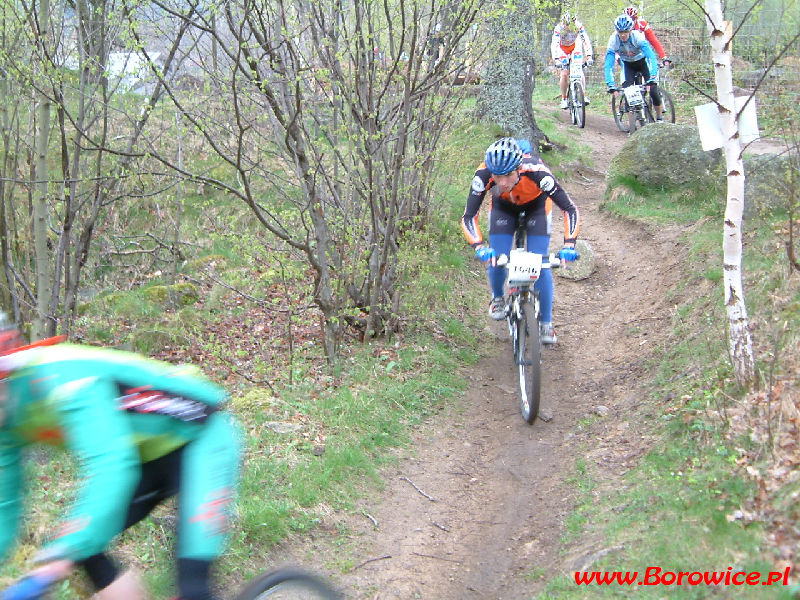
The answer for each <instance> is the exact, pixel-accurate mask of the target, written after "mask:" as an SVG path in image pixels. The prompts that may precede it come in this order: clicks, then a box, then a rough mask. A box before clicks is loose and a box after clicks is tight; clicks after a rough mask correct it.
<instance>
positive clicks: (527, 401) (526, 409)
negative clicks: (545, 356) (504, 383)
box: [515, 302, 542, 425]
mask: <svg viewBox="0 0 800 600" xmlns="http://www.w3.org/2000/svg"><path fill="white" fill-rule="evenodd" d="M516 327H517V332H516V334H517V335H516V337H517V356H516V357H515V359H516V362H517V373H518V376H519V408H520V411H521V412H522V418H523V419H525V422H526V423H527V424H528V425H532V424H533V422H534V421H535V420H536V416H537V415H538V414H539V394H540V391H541V367H542V342H541V339H540V337H539V320H538V319H537V318H536V307H535V306H534V304H533V303H532V302H525V303H524V304H523V305H522V318H521V319H519V320H518V321H517V322H516Z"/></svg>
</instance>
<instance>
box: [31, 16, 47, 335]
mask: <svg viewBox="0 0 800 600" xmlns="http://www.w3.org/2000/svg"><path fill="white" fill-rule="evenodd" d="M39 24H40V30H39V60H40V61H41V69H42V73H43V72H44V70H45V68H46V67H45V64H46V59H45V44H46V43H47V38H48V36H49V31H48V30H49V26H50V0H41V3H40V5H39ZM49 139H50V100H49V99H48V97H47V96H46V95H45V94H41V95H40V98H39V132H38V135H37V139H36V182H35V184H34V188H35V190H36V191H35V193H34V197H33V235H34V248H35V255H36V259H35V260H36V318H35V319H34V320H33V323H32V325H33V326H32V329H31V336H32V337H33V339H39V338H42V337H44V336H45V335H46V331H47V319H48V308H49V302H48V300H49V299H50V291H51V289H52V288H51V279H50V256H49V252H48V249H47V230H48V222H47V220H48V219H47V217H48V214H47V195H48V189H47V188H48V186H47V177H48V175H47V146H48V142H49Z"/></svg>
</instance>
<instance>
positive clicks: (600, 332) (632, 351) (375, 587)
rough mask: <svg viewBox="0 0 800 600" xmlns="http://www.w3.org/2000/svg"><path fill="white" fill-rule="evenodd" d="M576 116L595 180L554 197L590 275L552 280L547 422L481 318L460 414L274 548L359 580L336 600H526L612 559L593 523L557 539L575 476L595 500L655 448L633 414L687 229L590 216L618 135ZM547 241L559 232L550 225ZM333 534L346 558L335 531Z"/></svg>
mask: <svg viewBox="0 0 800 600" xmlns="http://www.w3.org/2000/svg"><path fill="white" fill-rule="evenodd" d="M563 117H565V118H562V122H563V123H564V127H570V126H569V125H567V124H566V112H565V113H564V115H563ZM587 118H588V121H587V126H586V128H585V129H584V130H583V131H582V132H581V134H580V143H581V144H582V145H584V146H588V147H589V148H590V149H591V156H590V157H588V158H589V160H587V161H586V162H587V163H589V164H592V165H593V166H594V168H589V167H585V166H581V165H576V166H575V167H574V169H573V176H572V177H571V178H570V179H568V180H566V181H565V182H564V187H565V188H566V189H567V190H568V192H569V193H570V195H571V196H572V197H573V198H574V200H575V202H576V203H577V204H578V206H579V208H580V211H581V219H582V225H581V238H582V239H584V240H586V241H588V242H589V244H590V245H591V246H592V248H593V250H594V252H595V254H596V269H595V272H594V273H593V274H592V275H591V276H590V277H589V278H587V279H584V280H582V281H574V280H568V279H565V278H562V277H556V280H555V287H556V299H555V307H554V322H555V325H556V330H557V332H558V343H557V344H556V345H555V346H554V347H552V348H546V349H545V352H544V355H543V383H542V411H543V413H545V414H550V415H552V419H551V420H549V421H548V422H544V421H542V420H538V421H537V422H536V423H535V424H534V425H533V426H529V425H526V424H525V422H524V421H523V420H522V418H521V417H520V414H519V407H518V401H517V395H516V388H515V385H516V374H515V371H514V369H513V368H512V367H513V365H512V362H511V359H510V358H511V357H510V346H509V343H508V333H507V328H506V324H505V322H493V321H490V320H489V317H488V315H487V316H486V325H485V336H484V337H485V340H486V345H487V348H488V349H489V350H488V351H487V356H488V357H487V358H485V359H484V360H482V361H481V362H479V363H478V364H476V365H475V366H474V367H473V368H472V369H471V370H470V372H469V373H468V374H466V375H465V376H466V377H468V378H469V389H468V391H467V393H466V395H465V398H464V400H463V403H461V404H460V405H458V406H456V405H454V406H452V407H448V408H446V409H444V410H443V411H442V412H441V413H439V414H437V415H436V417H434V418H432V419H430V420H429V422H428V423H427V424H426V425H424V426H422V427H420V428H419V429H418V430H417V431H416V433H415V439H414V443H413V446H412V449H411V450H409V451H406V454H405V455H404V456H403V457H402V458H400V459H399V460H398V461H396V462H395V463H394V464H393V466H392V467H390V468H389V469H388V470H387V471H386V472H385V473H384V476H385V481H386V486H385V488H384V489H383V491H382V492H380V493H379V494H377V495H376V496H375V497H372V498H366V499H364V500H363V503H364V504H363V510H362V514H355V515H350V516H343V515H338V514H336V515H331V520H330V522H329V523H327V525H328V526H330V530H331V536H330V538H327V537H326V535H324V534H320V535H316V536H315V538H314V540H312V541H310V542H308V544H307V545H306V547H304V548H301V549H297V548H292V549H291V550H289V549H288V548H286V547H284V548H283V550H284V551H286V552H287V554H286V555H285V556H286V557H288V556H292V555H293V556H294V557H295V558H297V559H299V560H300V561H301V562H305V563H306V564H308V560H309V559H311V560H314V561H315V562H316V564H317V565H318V566H320V565H322V564H324V562H325V561H326V560H327V559H328V557H330V555H331V553H348V554H349V555H350V560H351V561H352V564H353V565H354V567H355V568H353V569H351V570H350V572H349V573H347V574H344V575H343V574H341V573H336V574H334V575H333V576H332V579H333V580H334V581H335V582H336V583H337V584H338V585H339V586H340V587H341V589H342V590H343V591H344V592H345V594H346V597H347V598H353V599H369V600H382V599H396V598H400V599H410V598H422V599H431V600H435V599H441V600H446V599H461V600H469V599H496V600H501V599H508V600H522V599H525V600H528V599H530V598H531V597H533V596H534V595H535V594H536V593H537V591H538V590H540V589H541V588H542V587H543V586H544V585H545V583H546V581H547V580H549V579H551V578H552V577H555V576H556V575H559V574H569V573H571V572H574V571H576V570H579V569H581V568H584V567H586V566H588V565H589V564H591V563H592V562H593V561H595V560H596V559H597V558H598V557H599V556H602V555H603V554H604V553H608V552H610V551H614V549H613V548H612V549H609V548H605V547H604V545H603V539H602V538H601V537H599V534H598V537H597V538H595V537H593V534H592V533H591V531H592V527H591V524H588V525H587V527H586V529H587V530H588V531H589V533H588V534H587V533H584V534H583V535H582V536H581V537H580V538H579V539H578V540H577V541H572V542H568V543H565V542H564V539H565V535H564V534H565V531H566V526H565V520H566V518H567V516H568V515H569V514H570V513H571V512H572V510H573V508H574V507H575V505H576V502H577V497H576V494H578V492H577V488H576V484H575V479H574V478H575V476H576V464H577V463H578V462H579V461H582V462H583V463H585V464H586V465H590V467H591V471H592V473H593V477H594V478H595V479H596V480H597V481H599V482H600V483H599V484H597V485H596V486H595V488H594V490H593V492H592V493H593V494H596V495H603V494H604V493H605V492H607V491H610V490H613V489H615V488H617V487H619V486H621V485H623V480H622V477H623V475H624V474H625V473H626V471H628V470H629V469H630V468H631V467H632V466H633V465H634V464H635V463H636V462H637V459H638V458H639V457H641V456H642V455H643V454H645V453H646V452H647V451H648V450H649V449H650V447H651V439H650V437H649V434H648V431H649V428H648V427H647V426H645V425H644V423H643V419H642V418H641V416H640V414H639V411H638V410H637V407H638V406H639V403H640V401H641V400H642V399H643V398H644V397H645V396H646V395H647V387H648V384H649V375H648V370H647V368H646V363H647V361H648V359H649V358H650V357H651V356H652V353H653V352H654V351H655V350H656V349H657V348H658V346H659V345H660V344H662V343H664V342H665V340H666V338H667V336H668V335H669V334H670V331H671V326H670V325H669V324H670V322H671V319H672V315H671V311H672V310H673V307H674V303H675V302H676V299H675V297H674V293H675V290H674V286H673V282H674V281H675V280H676V278H679V277H681V272H682V266H683V265H682V263H683V261H684V260H685V259H686V251H685V249H684V248H683V246H682V245H681V243H680V242H679V239H680V236H681V235H682V234H685V233H686V230H685V228H670V227H662V228H658V229H655V228H653V229H650V228H646V227H644V226H642V225H640V224H637V223H633V222H628V221H624V220H620V219H619V218H615V217H613V216H612V215H609V214H608V213H606V212H603V211H601V210H600V209H599V206H600V204H601V202H602V200H603V195H604V193H605V188H606V186H605V179H604V171H605V168H606V166H607V165H608V161H609V160H610V158H611V157H612V156H614V154H615V153H616V152H617V151H618V150H619V148H620V147H621V146H622V145H623V144H624V143H625V141H626V139H627V136H626V135H625V134H623V133H621V132H620V131H619V130H618V129H617V128H616V126H615V125H614V122H613V120H612V119H611V118H610V117H604V116H598V115H596V114H587ZM545 160H546V157H545ZM555 212H556V213H558V211H555ZM553 229H554V231H557V232H560V231H561V216H560V215H559V214H555V213H554V226H553ZM632 257H635V258H632ZM668 291H671V293H672V294H673V297H672V299H671V301H668V300H667V299H666V298H667V296H668V293H667V292H668ZM488 300H489V292H488V284H487V305H488ZM342 529H345V530H347V531H349V539H348V541H347V542H346V543H345V545H344V546H342V545H341V539H340V538H339V536H337V535H336V534H335V533H334V530H336V531H342ZM336 540H339V541H338V542H337V541H336ZM336 544H338V545H336ZM281 551H282V550H281V549H278V550H277V554H280V553H281ZM531 574H533V576H531Z"/></svg>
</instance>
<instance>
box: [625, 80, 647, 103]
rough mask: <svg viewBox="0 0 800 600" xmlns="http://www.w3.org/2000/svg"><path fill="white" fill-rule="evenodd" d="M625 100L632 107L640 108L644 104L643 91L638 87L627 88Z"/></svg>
mask: <svg viewBox="0 0 800 600" xmlns="http://www.w3.org/2000/svg"><path fill="white" fill-rule="evenodd" d="M625 98H626V99H627V100H628V104H629V105H630V106H639V105H640V104H641V103H642V102H643V99H642V90H641V89H640V88H639V86H638V85H631V86H628V87H626V88H625Z"/></svg>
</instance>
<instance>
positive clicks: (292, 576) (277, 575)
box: [235, 569, 342, 600]
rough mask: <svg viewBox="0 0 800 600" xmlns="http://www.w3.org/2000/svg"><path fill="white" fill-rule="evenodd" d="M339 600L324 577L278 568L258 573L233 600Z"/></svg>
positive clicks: (337, 594) (338, 596)
mask: <svg viewBox="0 0 800 600" xmlns="http://www.w3.org/2000/svg"><path fill="white" fill-rule="evenodd" d="M267 598H269V599H271V600H339V599H340V598H342V596H341V595H340V594H339V592H337V591H336V590H335V589H333V588H332V587H331V586H330V585H328V583H326V582H325V580H324V579H322V578H321V577H318V576H317V575H313V574H312V573H308V572H306V571H303V570H300V569H278V570H277V571H270V572H268V573H264V574H262V575H259V576H258V577H256V578H255V579H253V580H252V581H251V582H250V584H249V585H248V586H247V587H246V588H245V589H244V590H242V591H241V592H240V593H239V595H238V596H236V598H235V600H266V599H267Z"/></svg>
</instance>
